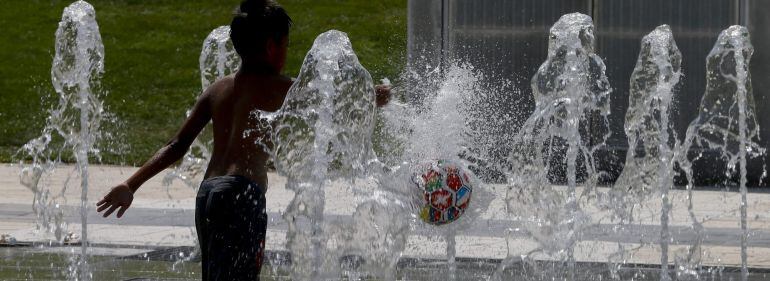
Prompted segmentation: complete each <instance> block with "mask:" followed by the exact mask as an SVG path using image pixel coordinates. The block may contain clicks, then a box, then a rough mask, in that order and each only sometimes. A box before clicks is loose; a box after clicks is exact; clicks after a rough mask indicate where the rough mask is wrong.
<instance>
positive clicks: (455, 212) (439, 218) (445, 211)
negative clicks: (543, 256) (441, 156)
mask: <svg viewBox="0 0 770 281" xmlns="http://www.w3.org/2000/svg"><path fill="white" fill-rule="evenodd" d="M412 183H413V184H414V186H415V187H416V188H417V189H418V190H419V191H420V192H421V193H422V194H421V195H422V202H421V204H420V218H422V220H423V221H425V222H427V223H429V224H433V225H442V224H447V223H451V222H453V221H455V220H457V219H459V218H460V217H461V216H462V215H463V213H465V210H466V209H467V208H468V204H469V203H470V201H471V193H472V192H473V186H472V185H471V177H470V175H469V173H468V172H467V171H466V170H465V168H463V167H462V166H461V165H459V164H458V163H455V162H452V161H443V160H442V161H437V162H433V163H429V164H425V165H422V166H420V167H419V170H418V171H417V172H416V173H415V174H414V176H413V177H412Z"/></svg>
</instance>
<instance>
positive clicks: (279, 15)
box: [230, 0, 292, 57]
mask: <svg viewBox="0 0 770 281" xmlns="http://www.w3.org/2000/svg"><path fill="white" fill-rule="evenodd" d="M291 24H292V21H291V18H290V17H289V15H288V14H286V10H284V9H283V7H281V5H278V3H276V2H275V1H274V0H245V1H243V2H241V5H240V7H238V9H237V10H236V11H235V16H234V17H233V22H232V23H231V24H230V39H231V40H233V46H234V47H235V51H236V52H238V54H239V55H240V56H241V57H244V56H250V55H251V54H254V53H260V52H264V51H265V44H266V43H267V40H268V39H273V40H274V41H275V42H276V43H279V42H280V41H281V40H282V39H283V38H284V37H286V36H288V35H289V28H290V27H291Z"/></svg>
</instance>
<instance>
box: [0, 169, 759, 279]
mask: <svg viewBox="0 0 770 281" xmlns="http://www.w3.org/2000/svg"><path fill="white" fill-rule="evenodd" d="M71 169H72V168H71V167H62V168H60V169H58V170H57V172H56V173H55V174H53V175H52V176H51V177H49V178H47V179H45V182H46V183H47V184H49V185H51V186H57V187H60V186H64V183H65V182H67V177H68V176H69V175H71ZM133 171H135V168H131V167H112V166H95V167H91V169H90V174H91V178H90V180H89V182H90V188H89V192H88V198H89V200H90V201H91V202H96V200H97V199H98V198H100V197H101V196H102V195H103V194H104V193H105V192H106V191H107V190H109V188H110V187H111V185H112V184H115V183H118V182H120V181H122V180H124V179H125V178H126V177H128V176H129V175H130V174H131V173H132V172H133ZM18 174H19V169H18V167H16V166H11V165H0V191H2V195H0V234H10V235H12V236H14V237H15V238H16V239H17V240H18V241H30V242H33V241H39V240H41V239H43V238H41V236H40V235H39V234H36V232H35V231H34V225H35V224H34V222H35V214H34V212H33V211H32V207H31V203H32V200H33V193H32V192H31V191H30V190H28V189H27V188H26V187H24V186H22V185H21V184H19V181H18ZM162 175H163V174H161V175H159V176H158V177H156V178H155V179H152V180H150V181H149V182H148V183H147V184H145V186H144V187H142V189H140V191H139V192H138V193H137V195H136V197H135V200H134V203H133V206H132V208H131V209H130V210H129V211H128V212H127V213H126V215H125V216H124V218H122V219H115V218H114V217H113V218H109V219H105V218H102V217H100V216H98V215H97V214H96V213H95V210H93V209H92V210H89V216H88V222H89V234H88V235H89V241H91V242H92V243H96V244H110V245H121V246H142V247H146V248H152V247H170V246H192V245H195V234H194V220H193V217H194V199H195V190H194V189H193V188H190V187H188V186H185V185H184V184H183V183H182V182H181V181H175V182H174V183H173V184H172V185H171V186H169V187H164V186H162V184H161V181H160V179H161V178H162ZM269 181H270V189H269V190H268V194H267V198H268V214H269V217H270V224H269V227H268V245H267V248H268V250H274V251H280V250H284V249H285V232H286V223H285V222H284V221H283V220H282V218H281V215H280V214H281V213H282V211H283V210H284V209H285V208H286V205H287V204H288V203H289V202H290V200H291V199H292V197H293V192H291V191H288V190H286V189H284V185H285V179H283V178H281V177H279V176H277V175H275V174H270V175H269ZM70 185H71V186H68V187H67V188H66V189H65V190H64V191H63V194H64V198H65V199H66V201H65V202H64V207H63V208H65V209H66V210H67V212H66V214H67V215H66V216H65V218H64V219H65V221H67V222H70V226H69V230H70V231H72V232H73V233H76V234H77V233H79V232H80V230H79V222H80V215H79V213H78V212H77V210H78V208H79V206H80V190H79V188H80V187H79V185H78V184H77V183H70ZM489 190H491V191H492V193H493V195H494V197H495V199H494V200H492V202H490V207H489V208H488V210H487V211H486V213H484V214H482V215H481V218H480V219H479V220H478V221H477V222H475V225H473V227H471V228H469V229H468V230H466V231H462V232H460V233H458V237H457V255H458V256H459V257H467V258H482V259H501V258H504V257H505V256H506V255H507V254H508V252H509V251H510V253H511V255H513V256H519V255H523V254H526V253H529V252H530V251H532V250H533V249H536V248H537V243H536V242H535V241H534V240H532V239H530V238H529V237H526V236H525V235H516V234H514V235H511V236H509V235H507V233H508V229H516V228H517V227H519V226H521V224H520V223H519V222H517V221H514V220H511V219H510V218H509V216H508V215H507V214H506V212H505V211H504V205H503V201H502V198H504V193H505V188H504V187H503V186H499V185H490V186H489ZM671 198H672V201H673V202H674V209H673V210H672V219H671V233H672V236H673V243H672V247H671V248H670V251H671V256H673V255H675V254H677V253H683V252H685V251H686V250H687V247H688V245H690V244H691V243H692V242H693V241H694V240H695V239H696V235H695V232H694V230H693V229H692V227H691V224H690V218H689V215H688V212H687V210H686V208H685V204H684V202H685V200H686V192H684V191H681V190H674V191H672V195H671ZM739 199H740V194H738V193H737V192H722V191H697V192H696V194H695V196H694V198H693V200H694V202H695V203H694V205H695V209H694V212H695V213H696V214H697V216H698V217H699V218H700V219H702V220H703V226H704V227H705V230H704V233H705V234H706V236H705V238H704V240H703V245H704V246H703V250H704V253H705V254H704V256H703V261H704V263H705V264H706V265H724V266H739V265H740V217H739V212H738V209H739V202H740V201H739ZM91 204H92V203H91ZM356 204H357V200H356V198H355V196H354V195H353V194H352V193H351V192H349V190H348V189H347V188H346V187H345V186H344V185H340V184H336V185H332V186H331V187H329V189H328V193H327V196H326V206H327V209H326V213H325V214H326V216H327V218H328V219H329V220H337V221H345V220H350V218H351V214H352V213H353V211H354V210H355V208H356ZM585 210H586V212H587V213H588V214H589V219H590V221H591V226H590V227H588V228H586V229H585V230H584V231H583V232H582V237H583V238H582V240H581V241H580V242H579V243H578V244H577V247H576V253H575V255H576V258H577V259H578V260H579V261H584V262H606V261H608V259H609V258H610V257H611V256H613V255H614V254H615V253H616V252H617V250H618V247H623V248H625V249H628V250H627V251H626V253H627V255H625V256H624V257H623V258H625V259H626V261H627V262H629V263H640V264H656V263H659V261H660V247H659V246H658V245H657V241H658V238H659V236H660V226H659V219H660V202H659V200H658V199H657V198H655V200H651V201H649V202H646V203H645V204H644V205H643V206H642V207H640V208H639V209H638V210H637V212H636V214H637V215H636V220H637V224H634V225H632V226H628V227H627V228H626V229H624V230H623V231H620V232H618V231H614V229H615V228H616V225H615V224H613V223H612V222H611V219H610V216H609V214H607V213H605V212H602V211H599V210H597V209H595V208H589V207H586V208H585ZM749 226H750V231H751V235H750V239H749V245H750V249H749V252H748V254H749V263H750V265H751V266H752V267H754V268H770V194H768V193H765V192H752V193H750V194H749ZM435 233H436V232H435V231H432V229H431V227H428V226H426V227H418V228H417V229H415V231H414V232H413V233H412V234H411V236H410V237H409V240H408V244H407V248H406V251H405V252H404V256H407V257H420V258H445V255H446V252H445V250H446V242H445V241H444V240H443V239H440V238H438V239H437V238H436V237H435V236H436V234H435ZM506 237H508V241H506ZM506 245H509V246H506ZM136 251H137V250H136V249H133V250H131V251H127V252H126V253H124V254H125V255H131V254H136ZM116 253H119V252H115V253H113V254H116ZM534 257H535V258H537V259H551V257H548V256H545V255H535V256H534ZM669 260H671V261H673V260H674V259H673V258H670V259H669Z"/></svg>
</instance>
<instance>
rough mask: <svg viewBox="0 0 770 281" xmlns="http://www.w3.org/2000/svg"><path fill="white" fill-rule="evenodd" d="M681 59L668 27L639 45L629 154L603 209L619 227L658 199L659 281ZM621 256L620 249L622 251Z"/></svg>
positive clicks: (664, 262)
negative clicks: (609, 210) (613, 215)
mask: <svg viewBox="0 0 770 281" xmlns="http://www.w3.org/2000/svg"><path fill="white" fill-rule="evenodd" d="M681 63H682V54H681V52H679V48H678V47H677V46H676V42H675V41H674V35H673V34H672V33H671V28H670V27H669V26H668V25H661V26H659V27H657V28H656V29H655V30H654V31H652V32H651V33H650V34H648V35H647V36H645V37H644V38H643V39H642V44H641V52H640V54H639V59H638V60H637V62H636V67H635V68H634V72H633V74H631V91H630V95H629V106H628V111H627V112H626V123H625V131H626V135H627V136H628V154H627V155H626V164H625V166H624V168H623V172H622V173H621V174H620V177H619V178H618V180H617V182H616V183H615V185H614V188H613V189H612V190H611V191H610V192H609V194H608V195H609V196H608V198H607V200H604V201H605V202H602V204H604V207H605V208H608V209H611V210H613V211H614V214H615V216H616V218H617V219H619V220H620V224H621V225H623V224H628V223H631V222H633V220H634V214H633V210H634V209H635V208H637V207H640V206H641V205H642V204H643V203H644V202H645V201H646V200H647V199H649V198H650V196H653V195H659V196H660V198H661V200H662V209H661V222H660V223H661V233H660V246H661V280H670V277H669V274H668V248H669V247H668V245H669V240H670V233H669V230H668V222H669V213H670V211H671V202H670V199H669V189H670V188H671V186H672V184H673V177H672V174H671V171H672V169H673V164H674V155H673V154H674V152H673V151H674V147H673V146H674V143H675V142H676V132H675V131H674V127H673V123H672V122H670V121H671V120H670V114H671V112H672V111H673V104H672V102H673V100H674V94H675V90H676V87H677V85H678V84H679V81H680V78H681V76H682V72H681V70H682V69H681ZM621 251H623V249H621Z"/></svg>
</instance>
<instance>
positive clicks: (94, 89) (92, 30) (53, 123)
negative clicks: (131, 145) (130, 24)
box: [21, 1, 109, 280]
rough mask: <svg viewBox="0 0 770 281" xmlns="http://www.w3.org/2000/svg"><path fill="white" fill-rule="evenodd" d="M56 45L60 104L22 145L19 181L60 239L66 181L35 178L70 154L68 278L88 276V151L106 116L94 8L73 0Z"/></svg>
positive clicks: (96, 153)
mask: <svg viewBox="0 0 770 281" xmlns="http://www.w3.org/2000/svg"><path fill="white" fill-rule="evenodd" d="M55 48H56V55H55V56H54V59H53V65H52V67H51V81H52V83H53V87H54V89H55V90H56V93H57V94H58V95H59V99H58V101H59V104H58V106H56V107H55V108H53V109H52V110H51V111H50V116H49V117H48V119H47V120H46V126H45V127H44V129H43V133H42V136H41V137H39V138H36V139H34V140H32V141H30V142H29V143H27V144H26V145H25V146H24V148H23V151H24V152H26V155H27V156H29V157H30V158H32V161H33V162H32V163H31V164H23V163H22V165H21V166H22V173H21V176H22V179H21V181H22V183H23V184H24V185H26V186H27V187H29V188H30V189H31V190H32V191H33V192H35V202H34V209H35V211H36V213H37V215H38V218H39V219H41V220H42V222H40V224H42V225H43V226H44V228H45V229H46V230H48V231H51V230H52V231H53V233H54V234H55V236H56V240H57V241H59V242H65V239H66V236H64V235H63V234H64V231H65V229H66V224H65V223H64V222H63V221H62V210H61V209H60V208H61V205H62V204H64V203H66V202H63V201H64V200H63V194H64V191H65V190H66V188H67V185H68V183H65V186H64V187H63V188H62V189H61V190H60V191H58V192H53V190H52V189H51V188H50V187H48V186H46V185H41V182H40V180H41V179H42V178H43V177H44V176H45V175H46V174H50V173H51V172H52V171H53V170H54V169H55V167H56V165H57V164H58V163H59V161H60V159H61V157H62V155H63V154H64V155H67V154H68V153H72V154H73V156H74V158H75V160H76V161H77V165H76V171H77V174H78V178H79V180H80V188H81V197H80V216H81V233H80V244H81V248H80V254H79V255H76V256H73V257H72V264H71V265H70V267H69V269H68V274H67V275H68V278H69V279H70V280H91V278H92V274H91V270H90V267H89V264H88V256H87V254H88V252H87V250H88V223H87V214H88V210H89V208H88V206H89V205H88V163H89V156H90V155H93V156H96V157H97V158H98V156H99V153H100V151H99V149H98V148H97V147H96V143H97V142H98V141H99V140H100V139H101V138H102V136H103V135H102V134H101V133H100V126H101V124H102V121H103V120H104V119H105V118H109V115H107V114H105V112H104V108H103V105H102V102H101V101H100V100H99V98H98V94H99V93H101V91H100V85H99V80H100V79H101V76H102V74H103V73H104V45H103V44H102V38H101V35H100V33H99V26H98V24H97V23H96V12H95V11H94V8H93V6H91V5H90V4H88V3H87V2H85V1H77V2H75V3H72V4H71V5H69V6H68V7H66V8H65V9H64V12H63V14H62V19H61V21H60V22H59V27H58V29H57V30H56V46H55ZM68 151H71V152H68ZM67 182H69V180H68V181H67Z"/></svg>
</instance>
